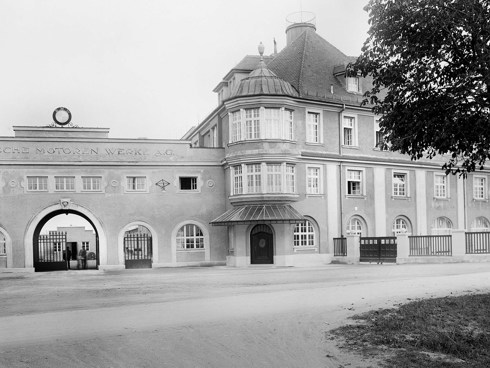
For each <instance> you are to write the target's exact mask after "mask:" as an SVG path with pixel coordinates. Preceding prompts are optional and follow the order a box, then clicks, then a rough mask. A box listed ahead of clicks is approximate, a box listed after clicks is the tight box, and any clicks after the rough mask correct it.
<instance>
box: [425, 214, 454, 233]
mask: <svg viewBox="0 0 490 368" xmlns="http://www.w3.org/2000/svg"><path fill="white" fill-rule="evenodd" d="M439 219H441V220H442V219H444V222H445V223H446V225H450V226H449V227H436V225H440V223H439ZM453 226H454V225H453V222H452V221H451V219H450V218H448V217H446V216H439V217H436V218H435V219H434V221H432V226H431V229H430V231H431V235H451V233H452V230H453V228H454V227H453Z"/></svg>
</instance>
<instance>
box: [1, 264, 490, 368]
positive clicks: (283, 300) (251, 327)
mask: <svg viewBox="0 0 490 368" xmlns="http://www.w3.org/2000/svg"><path fill="white" fill-rule="evenodd" d="M467 292H490V265H489V264H453V265H403V266H396V265H361V266H341V265H329V266H325V267H322V268H315V269H302V268H253V269H231V268H226V267H215V268H192V269H189V268H187V269H155V270H136V271H131V270H128V271H124V272H114V273H112V272H107V273H104V272H99V271H71V272H53V273H37V274H28V275H20V274H0V316H1V317H0V367H50V368H51V367H179V368H180V367H183V368H187V367H213V368H214V367H367V366H373V367H376V363H375V362H364V361H362V359H361V358H360V357H356V356H352V355H349V354H347V353H346V352H344V351H339V350H338V349H337V348H336V346H335V343H334V341H332V340H330V339H329V336H328V334H326V332H327V331H328V330H329V329H331V328H334V327H336V326H338V325H339V324H342V323H345V321H346V319H347V318H348V317H349V316H351V315H353V314H356V313H360V312H363V311H366V310H369V309H374V308H379V307H392V306H393V305H396V304H398V303H401V302H405V301H407V299H415V298H419V297H432V296H444V295H450V294H451V293H453V294H454V295H456V294H461V293H467Z"/></svg>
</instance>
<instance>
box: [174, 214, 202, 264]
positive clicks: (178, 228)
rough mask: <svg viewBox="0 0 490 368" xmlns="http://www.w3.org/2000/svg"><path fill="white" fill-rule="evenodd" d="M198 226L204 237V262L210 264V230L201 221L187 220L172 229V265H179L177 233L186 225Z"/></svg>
mask: <svg viewBox="0 0 490 368" xmlns="http://www.w3.org/2000/svg"><path fill="white" fill-rule="evenodd" d="M189 224H191V225H196V226H198V227H199V228H200V229H201V231H202V234H203V236H204V261H205V262H209V261H210V259H211V252H210V247H211V245H210V238H209V230H208V228H207V226H206V225H205V224H204V223H202V222H199V221H195V220H185V221H181V222H179V223H178V224H177V225H176V226H174V228H173V229H172V234H171V241H170V244H171V254H172V264H177V232H178V231H179V230H180V228H181V227H182V226H184V225H189Z"/></svg>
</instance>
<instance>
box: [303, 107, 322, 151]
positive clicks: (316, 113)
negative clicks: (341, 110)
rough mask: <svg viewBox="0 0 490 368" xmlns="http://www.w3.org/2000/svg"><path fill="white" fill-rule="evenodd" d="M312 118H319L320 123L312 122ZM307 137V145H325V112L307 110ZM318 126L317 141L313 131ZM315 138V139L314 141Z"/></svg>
mask: <svg viewBox="0 0 490 368" xmlns="http://www.w3.org/2000/svg"><path fill="white" fill-rule="evenodd" d="M310 116H317V117H318V121H316V122H312V121H311V120H310V118H309V117H310ZM305 121H306V137H305V142H306V143H307V144H322V143H323V124H322V122H323V111H321V110H314V109H307V110H306V117H305ZM315 126H316V136H317V137H316V139H314V138H315V137H313V135H312V131H311V129H312V128H313V127H315ZM312 138H313V139H312Z"/></svg>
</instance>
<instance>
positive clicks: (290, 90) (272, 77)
mask: <svg viewBox="0 0 490 368" xmlns="http://www.w3.org/2000/svg"><path fill="white" fill-rule="evenodd" d="M264 49H265V48H264V45H263V44H262V42H261V43H260V44H259V46H258V51H259V55H260V62H259V64H258V65H257V68H256V69H255V70H254V71H252V72H251V73H250V74H249V75H248V77H246V78H244V79H242V80H241V81H240V84H239V85H238V88H237V89H236V90H235V91H234V93H233V94H232V96H231V97H241V96H253V95H279V96H298V92H297V91H296V90H295V89H294V87H293V86H292V85H291V84H290V83H288V82H286V81H285V80H283V79H281V78H279V77H278V76H277V75H276V74H274V72H272V71H271V70H270V69H269V68H267V65H266V63H265V62H264Z"/></svg>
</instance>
